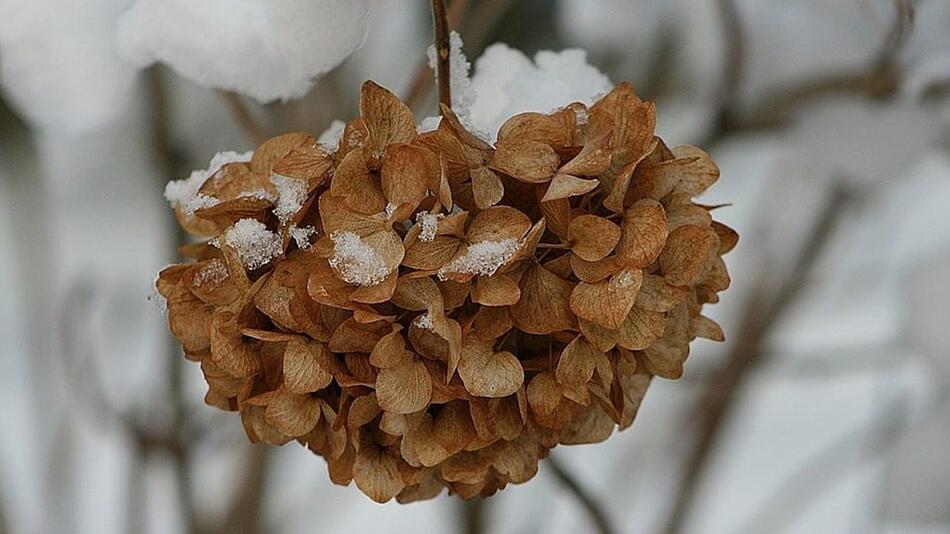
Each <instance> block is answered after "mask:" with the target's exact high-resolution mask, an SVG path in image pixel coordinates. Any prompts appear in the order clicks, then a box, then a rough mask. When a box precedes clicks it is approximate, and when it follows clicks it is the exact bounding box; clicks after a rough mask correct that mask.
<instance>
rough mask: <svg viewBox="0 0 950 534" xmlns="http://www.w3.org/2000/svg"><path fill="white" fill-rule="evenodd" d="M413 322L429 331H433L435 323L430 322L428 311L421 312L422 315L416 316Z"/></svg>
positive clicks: (430, 316)
mask: <svg viewBox="0 0 950 534" xmlns="http://www.w3.org/2000/svg"><path fill="white" fill-rule="evenodd" d="M413 324H415V325H416V326H418V327H419V328H425V329H426V330H428V331H430V332H435V325H434V324H432V315H431V314H430V313H429V312H426V313H423V314H422V315H420V316H418V317H416V320H415V321H413Z"/></svg>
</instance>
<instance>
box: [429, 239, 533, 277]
mask: <svg viewBox="0 0 950 534" xmlns="http://www.w3.org/2000/svg"><path fill="white" fill-rule="evenodd" d="M520 246H521V242H520V241H518V240H516V239H504V240H502V241H481V242H478V243H475V244H473V245H469V247H468V250H467V251H465V254H462V255H461V256H458V257H456V258H455V259H453V260H452V261H450V262H449V263H447V264H445V266H443V267H442V268H441V269H439V279H441V280H445V279H446V278H447V277H448V275H449V274H451V273H456V274H474V275H477V276H491V275H493V274H495V271H497V270H498V269H499V268H500V267H501V266H502V265H504V264H506V263H508V260H510V259H511V258H512V257H513V256H514V255H515V252H518V247H520Z"/></svg>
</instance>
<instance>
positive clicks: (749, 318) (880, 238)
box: [0, 0, 950, 534]
mask: <svg viewBox="0 0 950 534" xmlns="http://www.w3.org/2000/svg"><path fill="white" fill-rule="evenodd" d="M448 3H449V10H450V12H451V14H452V16H453V17H454V22H455V24H453V26H454V27H455V28H456V29H457V30H458V31H459V33H460V34H461V35H462V37H463V39H464V40H465V52H466V54H467V55H468V57H469V58H470V59H471V60H472V63H473V65H474V68H475V77H474V78H473V80H472V88H473V91H474V92H475V93H474V97H473V98H476V100H475V103H474V104H473V105H472V109H473V115H477V117H474V116H473V120H474V121H483V122H482V124H484V125H485V126H484V127H485V128H486V129H490V128H491V124H492V123H493V120H497V117H499V116H501V115H504V114H510V113H512V112H514V111H520V110H527V109H529V108H536V109H535V110H537V111H545V110H546V109H545V108H550V107H554V106H557V105H561V104H566V103H568V102H567V101H564V102H560V101H559V99H574V98H583V96H584V94H585V91H588V92H590V94H596V92H598V89H597V85H598V84H599V83H601V80H602V79H601V78H600V75H599V72H598V71H600V72H603V73H604V74H606V75H607V76H608V77H609V78H610V80H611V81H612V82H619V81H621V80H630V81H632V82H633V83H634V86H635V87H636V88H637V90H638V92H639V93H640V94H641V96H643V97H645V98H649V99H652V100H655V101H656V103H657V115H658V122H659V124H658V129H659V133H660V135H661V136H663V137H664V138H665V139H666V140H667V142H668V143H669V144H670V145H671V146H672V145H675V144H682V143H691V144H697V145H700V146H704V147H707V148H708V149H709V150H710V152H711V153H712V154H713V156H714V158H715V159H716V160H717V162H718V163H719V164H720V166H721V168H722V178H721V180H720V181H719V183H718V184H717V185H716V186H715V187H713V188H712V189H711V191H710V192H709V193H708V194H707V195H706V196H705V197H704V198H703V200H702V201H703V202H705V203H707V204H718V203H731V204H732V205H731V206H730V207H728V208H722V209H720V210H719V211H717V217H720V218H721V219H722V220H723V221H724V222H726V223H727V224H729V225H731V226H734V227H735V228H737V229H738V231H739V232H740V234H741V235H742V239H741V241H740V245H739V247H738V248H737V249H736V250H735V251H734V252H733V253H731V254H730V255H729V256H728V257H727V258H726V259H727V262H728V264H729V267H730V271H731V274H732V278H733V287H732V289H730V290H729V291H727V292H725V293H724V294H723V301H722V303H721V304H719V305H717V306H714V307H713V308H712V310H711V312H710V314H711V315H712V316H713V317H714V318H716V319H717V320H719V321H720V322H721V323H722V324H723V325H724V327H725V330H726V332H727V338H728V342H727V343H725V344H724V345H716V344H712V343H704V342H697V343H696V344H695V345H694V347H693V351H692V356H691V358H690V360H689V361H688V364H687V369H686V374H685V376H684V377H683V378H682V379H681V380H679V381H676V382H670V381H663V380H656V381H654V384H653V386H652V388H651V390H650V391H649V393H648V395H647V398H646V400H645V402H644V405H643V407H642V409H641V411H640V414H639V416H638V419H637V422H636V423H635V424H634V426H633V427H632V428H630V429H628V430H626V431H625V432H623V433H620V434H617V435H614V436H613V437H612V438H610V439H609V440H608V441H607V442H605V443H603V444H599V445H592V446H581V447H574V448H567V447H561V448H558V449H556V450H555V451H554V452H553V454H554V455H555V456H556V457H558V458H559V459H560V460H561V461H562V463H563V464H564V465H565V466H566V468H567V469H568V470H570V472H572V473H573V474H574V475H575V476H576V478H577V479H578V481H579V482H580V483H581V484H582V485H583V486H584V487H585V488H586V489H587V491H588V492H589V493H590V494H591V495H592V496H594V498H595V499H596V500H598V501H599V502H600V503H601V505H602V506H603V507H604V509H605V510H606V512H607V514H608V516H609V519H610V521H611V523H612V524H613V525H614V526H615V529H616V530H617V531H618V532H624V533H653V532H668V533H670V534H673V533H677V532H695V533H737V534H739V533H763V532H768V533H778V532H782V533H786V532H788V533H825V532H827V533H839V532H840V533H865V532H886V533H895V534H896V533H927V534H934V533H950V395H948V392H950V208H948V206H950V2H947V1H945V0H796V1H794V2H778V1H774V0H547V1H545V0H521V1H517V2H515V1H512V0H470V1H465V0H455V1H454V2H453V1H449V2H448ZM428 9H429V6H428V2H425V1H424V0H411V1H410V0H354V1H349V0H348V1H343V0H285V1H282V2H267V1H264V0H202V1H201V2H188V1H185V0H165V1H159V0H0V257H2V258H3V261H0V339H3V340H4V343H3V344H2V347H0V406H2V413H3V416H2V418H0V421H2V430H0V533H2V532H14V533H47V532H49V533H95V534H107V533H125V532H154V533H168V532H258V533H283V532H340V533H353V532H374V533H386V532H394V533H395V532H406V531H409V530H410V529H411V531H413V532H417V533H420V534H421V533H427V532H440V533H441V532H464V531H466V530H467V531H469V532H491V533H496V532H497V533H512V534H514V533H522V532H546V533H547V532H550V533H555V532H563V533H572V532H588V531H591V529H592V527H591V523H590V519H589V517H588V516H587V515H586V513H585V511H584V509H583V508H582V507H581V506H580V505H579V504H578V501H577V500H576V499H575V498H574V497H573V495H572V494H571V493H570V492H568V491H566V490H565V488H564V487H563V486H561V485H560V484H559V483H558V481H557V480H556V479H555V478H554V477H553V476H552V475H551V474H550V473H549V472H548V471H547V470H546V469H545V467H544V465H543V464H542V467H541V472H540V474H539V475H538V477H537V478H535V479H534V480H532V481H531V482H530V483H528V484H526V485H522V486H514V487H509V488H508V489H506V490H505V491H503V492H501V493H500V494H499V495H497V496H496V497H493V498H491V499H488V500H486V501H484V502H483V503H482V504H481V506H479V507H471V506H469V507H464V506H462V505H461V504H460V503H459V502H458V501H457V500H456V499H454V498H450V497H446V496H444V495H443V496H442V497H440V498H438V499H436V500H433V501H429V502H425V503H419V504H412V505H408V506H403V505H398V504H395V503H392V504H388V505H384V506H379V505H376V504H373V503H371V502H370V501H369V500H368V499H366V498H365V497H363V496H362V495H361V494H360V493H358V491H357V490H356V489H355V488H340V487H336V486H332V485H331V484H330V482H329V480H328V478H327V476H326V470H325V465H324V462H323V461H322V460H321V459H319V458H316V457H313V456H312V455H311V454H310V453H309V452H307V451H306V450H305V449H303V448H301V447H296V446H287V447H284V448H281V449H265V448H263V447H252V446H250V445H249V444H247V441H246V438H245V437H244V435H243V431H242V429H241V427H240V421H239V420H238V418H237V417H235V416H233V414H225V413H221V412H218V411H216V410H214V409H212V408H208V407H205V406H204V405H203V404H202V400H201V399H202V397H203V393H204V389H203V384H202V381H201V377H200V373H199V372H198V369H197V368H196V367H195V366H194V365H192V364H188V363H186V362H185V361H184V360H183V358H181V357H180V355H179V354H178V352H177V350H176V347H175V346H174V345H173V342H172V340H171V338H170V335H169V334H168V333H167V332H166V330H165V325H164V321H165V319H164V317H163V315H162V312H161V310H160V309H159V307H158V306H156V305H155V303H154V302H151V301H150V300H149V298H148V297H149V295H150V294H151V293H152V287H151V286H152V283H153V280H154V278H155V274H156V273H157V271H158V270H159V269H160V268H161V267H163V266H164V265H166V264H168V263H171V262H172V261H174V259H175V258H174V246H175V243H176V242H177V241H178V240H179V239H180V236H179V235H177V234H176V231H175V226H174V221H173V217H172V214H171V211H170V210H169V209H168V207H167V204H166V203H165V201H164V199H163V198H162V191H163V188H164V185H165V182H167V181H168V180H170V179H177V178H183V177H186V176H188V174H189V172H190V171H191V170H192V169H200V168H204V167H205V166H206V165H207V162H208V160H209V159H210V157H211V156H212V155H213V154H214V153H215V152H218V151H221V150H237V151H244V150H247V149H249V148H252V146H253V144H252V142H251V141H250V140H249V139H248V136H247V135H245V133H244V132H243V131H242V129H241V128H240V127H239V124H238V122H236V121H235V118H234V115H233V113H232V108H231V107H230V106H233V104H234V102H235V101H236V100H240V101H241V102H243V103H244V104H245V107H246V108H248V109H249V110H250V113H251V114H252V115H253V117H254V118H255V120H256V121H257V122H259V123H260V124H262V125H263V127H264V128H265V129H266V130H267V132H268V133H277V132H282V131H287V130H307V131H312V132H314V133H316V134H319V133H320V132H322V131H323V130H325V129H326V128H327V127H328V126H329V125H330V123H331V121H332V120H334V119H347V118H349V117H352V116H353V115H355V113H356V107H355V106H356V99H357V96H358V92H359V91H358V88H359V84H360V83H361V82H362V80H364V79H367V78H372V79H374V80H376V81H378V82H379V83H381V84H382V85H385V86H387V87H389V88H390V89H392V90H393V91H394V92H396V93H397V94H400V95H403V96H408V95H410V94H417V96H416V97H415V100H414V108H415V110H416V112H417V118H418V119H420V120H421V119H422V118H423V117H425V116H426V115H432V114H434V112H435V109H434V100H435V99H434V96H433V95H432V93H431V90H429V89H430V88H431V82H429V83H426V84H422V85H421V86H419V85H418V84H417V80H418V79H420V76H419V73H420V72H421V73H422V78H428V72H427V71H425V70H424V69H425V64H426V60H425V49H426V46H427V44H428V42H429V40H430V20H429V11H428ZM494 42H505V43H507V44H508V45H510V46H511V47H512V48H513V49H517V50H521V51H523V52H524V53H525V54H526V55H525V56H520V55H518V53H516V52H514V51H513V50H509V49H506V48H504V47H495V48H493V49H491V50H489V53H488V54H486V55H485V57H484V58H483V60H482V61H479V60H476V58H478V57H479V56H481V55H482V52H483V51H484V50H485V49H486V48H487V47H488V46H489V45H490V44H491V43H494ZM575 47H579V48H582V49H584V50H586V51H587V56H586V61H587V62H588V63H589V64H590V66H588V65H586V64H585V63H584V57H583V56H582V55H581V53H580V52H571V53H566V54H561V55H557V56H554V55H551V54H544V53H542V54H539V55H538V56H535V53H536V52H538V51H540V50H548V49H550V50H563V49H567V48H575ZM354 50H355V51H354ZM493 56H494V59H493V58H492V57H493ZM532 59H534V60H535V61H536V62H535V63H532V61H531V60H532ZM338 64H339V65H340V66H339V67H337V68H335V69H334V67H335V66H337V65H338ZM317 78H320V79H319V80H318V81H316V83H313V82H314V80H316V79H317ZM221 91H233V92H234V93H230V96H223V93H222V92H221ZM726 393H728V394H727V395H724V394H726ZM723 399H724V400H723ZM720 407H721V408H722V410H721V412H722V415H721V417H720V416H719V415H718V414H719V412H720V410H718V409H717V408H720ZM710 428H712V429H713V430H712V431H710V430H709V429H710ZM697 466H698V467H697ZM473 517H474V518H478V519H480V520H481V525H480V528H476V527H479V525H478V524H477V523H478V521H475V520H473V519H472V518H473ZM466 518H468V519H466Z"/></svg>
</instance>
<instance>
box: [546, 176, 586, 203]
mask: <svg viewBox="0 0 950 534" xmlns="http://www.w3.org/2000/svg"><path fill="white" fill-rule="evenodd" d="M598 185H600V180H597V179H596V178H595V179H591V180H586V179H583V178H578V177H576V176H571V175H570V174H564V170H563V169H561V170H560V171H558V173H557V174H555V175H554V178H553V179H552V180H551V183H550V184H549V185H548V190H547V191H545V193H544V196H543V197H541V202H550V201H552V200H558V199H562V198H570V197H577V196H581V195H585V194H587V193H590V192H591V191H593V190H594V189H596V188H597V186H598Z"/></svg>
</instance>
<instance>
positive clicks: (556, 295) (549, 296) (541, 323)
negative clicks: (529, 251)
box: [511, 265, 575, 335]
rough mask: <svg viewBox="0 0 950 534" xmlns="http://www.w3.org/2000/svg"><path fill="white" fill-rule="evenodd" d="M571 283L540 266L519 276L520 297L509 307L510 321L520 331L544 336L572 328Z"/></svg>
mask: <svg viewBox="0 0 950 534" xmlns="http://www.w3.org/2000/svg"><path fill="white" fill-rule="evenodd" d="M572 289H573V288H572V286H571V284H570V282H568V281H567V280H564V279H563V278H561V277H559V276H557V275H556V274H554V273H552V272H551V271H549V270H547V269H546V268H544V267H543V266H541V265H533V266H531V267H529V268H528V270H527V271H525V273H524V275H522V277H521V298H520V299H519V300H518V302H517V303H516V304H515V305H514V306H512V307H511V318H512V320H513V321H514V323H515V326H517V327H518V328H519V329H520V330H521V331H523V332H526V333H528V334H537V335H545V334H551V333H554V332H560V331H562V330H570V329H572V328H574V327H575V319H574V314H573V313H572V312H571V305H570V300H571V290H572Z"/></svg>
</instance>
